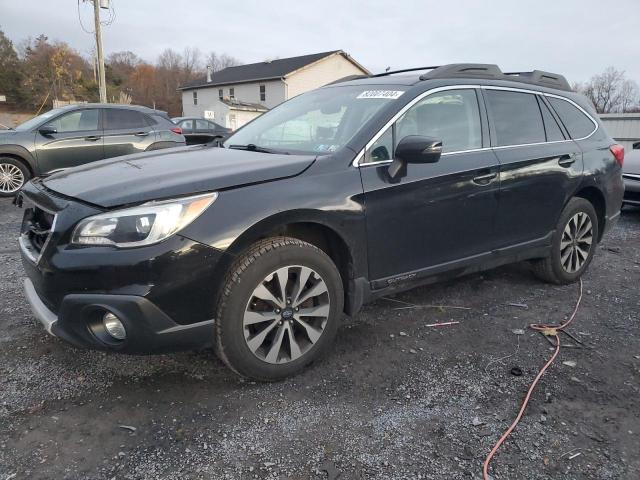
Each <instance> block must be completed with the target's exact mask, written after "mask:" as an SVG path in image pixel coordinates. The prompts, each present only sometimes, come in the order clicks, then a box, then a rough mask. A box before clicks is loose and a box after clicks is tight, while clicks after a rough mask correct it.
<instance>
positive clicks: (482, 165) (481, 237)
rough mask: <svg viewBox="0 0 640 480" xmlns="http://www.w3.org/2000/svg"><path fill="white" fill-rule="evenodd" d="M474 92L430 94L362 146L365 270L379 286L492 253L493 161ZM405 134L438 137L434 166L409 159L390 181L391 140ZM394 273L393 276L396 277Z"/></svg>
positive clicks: (495, 170)
mask: <svg viewBox="0 0 640 480" xmlns="http://www.w3.org/2000/svg"><path fill="white" fill-rule="evenodd" d="M478 95H479V93H478V92H476V90H475V89H472V88H469V89H450V90H443V91H438V92H434V93H432V94H430V95H428V96H426V97H425V98H423V99H421V100H420V101H418V102H417V103H416V104H415V105H413V106H412V107H411V108H409V109H408V110H407V112H406V113H404V114H403V115H402V116H401V117H400V118H399V119H398V120H397V121H396V122H395V123H394V124H393V125H392V126H391V127H390V128H389V129H388V130H387V131H386V132H384V134H383V135H382V136H380V137H379V138H378V139H377V140H376V141H375V143H373V144H372V145H370V147H369V148H368V149H367V151H366V154H365V158H364V160H363V162H362V164H361V166H360V172H361V177H362V183H363V187H364V195H365V205H366V223H367V236H368V246H367V248H368V257H369V274H370V278H371V279H372V280H377V281H378V282H379V283H378V287H379V288H381V287H383V286H386V285H387V284H388V285H390V284H392V283H393V282H394V281H395V280H396V279H397V278H413V277H414V276H415V277H418V276H421V275H423V274H426V273H428V272H432V271H436V270H437V269H438V268H439V266H441V267H445V266H448V267H450V266H452V263H454V262H456V261H458V260H461V259H470V258H472V257H474V256H476V255H479V254H483V253H485V252H488V251H490V250H491V249H492V248H493V247H494V244H495V241H494V221H495V216H496V210H497V204H498V193H499V182H498V168H499V167H498V161H497V159H496V156H495V154H494V153H493V152H492V151H491V150H490V149H489V148H484V147H488V130H487V126H486V116H485V115H484V111H482V110H481V109H480V107H479V102H478ZM407 135H424V136H429V137H435V138H438V139H440V140H442V143H443V151H444V153H443V155H442V157H441V158H440V160H439V161H438V162H437V163H433V164H410V165H408V166H407V170H406V175H405V176H403V177H402V178H400V179H390V178H389V176H388V174H387V170H388V167H389V162H390V161H391V159H392V158H393V152H394V148H395V145H397V144H398V142H399V141H400V140H401V139H402V138H403V137H405V136H407ZM394 277H395V278H394Z"/></svg>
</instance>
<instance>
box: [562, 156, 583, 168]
mask: <svg viewBox="0 0 640 480" xmlns="http://www.w3.org/2000/svg"><path fill="white" fill-rule="evenodd" d="M577 156H578V155H577V154H575V153H572V154H570V155H562V156H561V157H560V159H559V160H558V165H560V166H561V167H565V168H569V167H570V166H571V165H573V164H574V163H575V162H576V157H577Z"/></svg>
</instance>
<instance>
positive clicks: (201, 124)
mask: <svg viewBox="0 0 640 480" xmlns="http://www.w3.org/2000/svg"><path fill="white" fill-rule="evenodd" d="M209 129H211V125H209V122H207V121H206V120H196V130H209Z"/></svg>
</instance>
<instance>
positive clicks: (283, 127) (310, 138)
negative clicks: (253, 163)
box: [224, 85, 404, 154]
mask: <svg viewBox="0 0 640 480" xmlns="http://www.w3.org/2000/svg"><path fill="white" fill-rule="evenodd" d="M379 88H380V87H378V88H377V89H376V87H375V86H372V85H357V86H356V85H351V86H344V87H330V88H321V89H319V90H313V91H311V92H308V93H305V94H302V95H299V96H297V97H295V98H293V99H291V100H289V101H288V102H285V103H283V104H281V105H279V106H278V107H276V108H274V109H273V110H270V111H269V112H267V113H265V114H264V115H262V116H260V117H258V118H257V119H256V120H254V121H253V122H251V123H250V124H248V125H246V126H245V127H243V128H242V129H240V130H239V131H238V132H237V133H235V134H234V135H232V136H231V137H229V139H227V141H226V142H224V146H225V147H227V148H247V146H251V148H249V149H260V148H263V149H270V150H274V151H283V152H291V153H303V154H323V153H330V152H335V151H336V150H339V149H340V148H342V147H343V146H344V145H346V143H347V142H348V141H349V140H350V139H351V138H352V137H353V136H354V135H355V134H356V133H357V132H358V130H359V129H360V128H361V127H362V125H364V123H365V122H366V121H367V120H369V118H371V117H372V116H373V115H374V114H375V113H376V112H378V111H379V110H380V109H381V108H382V107H383V106H384V105H386V104H388V102H392V101H393V100H395V99H397V98H398V97H400V96H401V95H402V94H403V93H404V91H403V87H397V86H395V85H394V86H393V90H391V89H389V90H381V89H379Z"/></svg>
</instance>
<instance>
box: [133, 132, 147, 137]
mask: <svg viewBox="0 0 640 480" xmlns="http://www.w3.org/2000/svg"><path fill="white" fill-rule="evenodd" d="M134 135H135V136H136V137H146V136H148V135H149V132H137V133H135V134H134Z"/></svg>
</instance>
